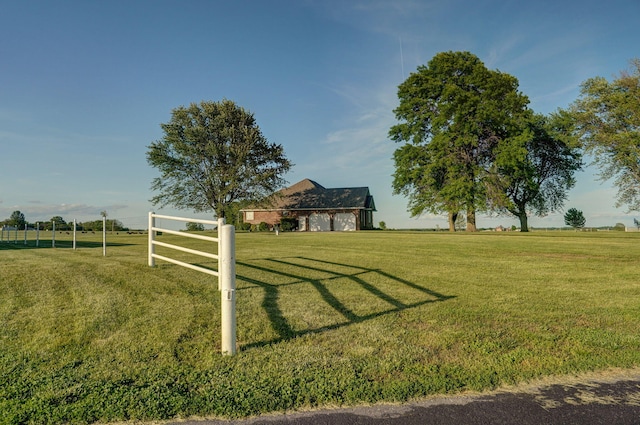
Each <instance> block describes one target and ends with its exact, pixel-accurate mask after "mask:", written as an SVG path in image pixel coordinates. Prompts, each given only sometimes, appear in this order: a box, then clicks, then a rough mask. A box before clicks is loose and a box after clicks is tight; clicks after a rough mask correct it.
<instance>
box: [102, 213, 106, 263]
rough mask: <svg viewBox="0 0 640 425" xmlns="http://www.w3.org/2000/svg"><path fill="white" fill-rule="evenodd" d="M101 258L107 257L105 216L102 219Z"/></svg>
mask: <svg viewBox="0 0 640 425" xmlns="http://www.w3.org/2000/svg"><path fill="white" fill-rule="evenodd" d="M102 256H103V257H106V256H107V216H104V217H102Z"/></svg>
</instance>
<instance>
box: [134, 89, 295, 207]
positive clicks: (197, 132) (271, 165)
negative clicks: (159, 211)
mask: <svg viewBox="0 0 640 425" xmlns="http://www.w3.org/2000/svg"><path fill="white" fill-rule="evenodd" d="M161 127H162V130H163V132H164V136H163V137H162V139H160V140H158V141H155V142H153V143H151V144H150V145H149V147H148V151H147V161H148V163H149V164H150V165H151V166H152V167H155V168H157V169H158V170H159V171H160V177H157V178H155V179H153V182H152V185H151V188H152V189H153V190H155V191H158V192H159V193H158V194H157V195H156V196H154V197H153V198H152V200H151V201H152V202H153V204H154V205H160V206H166V205H173V206H175V207H176V208H180V209H193V210H194V211H197V212H204V211H213V212H215V215H216V216H217V217H219V218H222V217H225V216H226V213H227V207H228V206H229V205H231V204H232V203H233V202H235V201H241V200H247V201H252V202H259V201H261V200H264V199H265V198H266V197H267V196H269V195H271V194H272V193H273V192H275V191H276V189H278V188H279V187H281V186H282V185H283V184H284V183H285V180H284V179H283V178H282V175H284V174H285V173H286V172H287V171H288V170H289V169H290V167H291V166H292V164H291V163H290V162H289V160H287V158H286V157H285V156H284V149H283V147H282V146H281V145H277V144H273V143H269V142H268V141H267V139H266V138H265V137H264V136H263V135H262V132H261V131H260V128H259V127H258V125H257V124H256V121H255V118H254V116H253V114H252V113H250V112H248V111H247V110H245V109H244V108H242V107H240V106H237V105H236V104H235V103H234V102H232V101H230V100H226V99H225V100H223V101H221V102H201V103H200V104H195V103H192V104H191V105H190V106H189V107H183V106H181V107H178V108H176V109H174V110H173V111H172V113H171V120H170V121H169V122H168V123H166V124H162V125H161Z"/></svg>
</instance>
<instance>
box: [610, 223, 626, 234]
mask: <svg viewBox="0 0 640 425" xmlns="http://www.w3.org/2000/svg"><path fill="white" fill-rule="evenodd" d="M613 230H617V231H618V232H624V231H625V230H627V226H625V225H624V224H622V223H616V225H615V226H613Z"/></svg>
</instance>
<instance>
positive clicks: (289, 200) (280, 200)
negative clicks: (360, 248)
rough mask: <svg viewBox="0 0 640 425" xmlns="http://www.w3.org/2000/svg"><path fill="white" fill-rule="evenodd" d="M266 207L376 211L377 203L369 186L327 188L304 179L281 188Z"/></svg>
mask: <svg viewBox="0 0 640 425" xmlns="http://www.w3.org/2000/svg"><path fill="white" fill-rule="evenodd" d="M266 209H280V210H296V209H298V210H314V209H318V210H326V209H371V210H374V211H375V205H374V203H373V197H372V196H371V195H370V194H369V188H368V187H347V188H336V189H326V188H325V187H323V186H322V185H321V184H319V183H317V182H315V181H313V180H310V179H304V180H301V181H299V182H298V183H296V184H294V185H292V186H289V187H287V188H285V189H282V190H280V191H279V192H278V194H277V196H276V197H275V202H274V204H273V205H272V206H271V207H267V208H266Z"/></svg>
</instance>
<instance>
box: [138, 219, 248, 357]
mask: <svg viewBox="0 0 640 425" xmlns="http://www.w3.org/2000/svg"><path fill="white" fill-rule="evenodd" d="M157 218H159V219H165V220H172V221H180V222H185V223H199V224H210V225H217V231H218V237H212V236H205V235H199V234H193V233H186V232H178V231H175V230H170V229H165V228H161V227H157V226H156V219H157ZM158 232H162V233H163V234H164V233H167V234H170V235H176V236H182V237H186V238H192V239H199V240H204V241H210V242H217V244H218V252H217V254H213V253H210V252H204V251H198V250H195V249H191V248H186V247H183V246H180V245H175V244H170V243H167V242H161V241H158V240H156V237H157V233H158ZM156 246H161V247H164V248H169V249H173V250H176V251H180V252H186V253H188V254H193V255H199V256H201V257H205V258H210V259H213V260H218V270H211V269H207V268H204V267H200V266H196V265H194V264H189V263H186V262H184V261H180V260H176V259H174V258H170V257H167V256H164V255H158V254H156V252H155V251H156V250H155V247H156ZM235 252H236V247H235V228H234V227H233V226H232V225H230V224H224V219H219V220H217V221H213V220H202V219H195V218H185V217H174V216H169V215H160V214H155V213H153V212H150V213H149V267H154V266H155V260H156V259H158V260H162V261H167V262H169V263H172V264H176V265H178V266H182V267H186V268H188V269H191V270H196V271H199V272H202V273H206V274H209V275H213V276H217V277H218V290H219V291H220V292H221V300H220V310H221V319H222V326H221V328H222V329H221V338H222V350H221V351H222V354H225V355H233V354H235V353H236V295H235V292H236V261H235V255H236V254H235Z"/></svg>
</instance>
